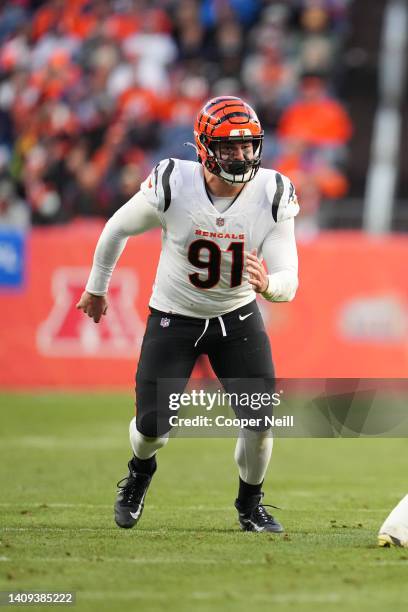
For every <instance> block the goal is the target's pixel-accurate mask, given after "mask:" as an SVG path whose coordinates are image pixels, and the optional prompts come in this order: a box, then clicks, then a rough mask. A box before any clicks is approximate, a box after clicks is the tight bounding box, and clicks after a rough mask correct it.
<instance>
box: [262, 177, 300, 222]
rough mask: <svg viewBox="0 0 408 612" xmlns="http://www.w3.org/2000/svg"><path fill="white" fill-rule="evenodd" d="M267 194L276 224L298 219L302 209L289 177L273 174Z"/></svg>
mask: <svg viewBox="0 0 408 612" xmlns="http://www.w3.org/2000/svg"><path fill="white" fill-rule="evenodd" d="M266 193H267V197H268V200H269V202H270V205H271V213H272V218H273V220H274V222H275V223H280V222H281V221H286V220H287V219H292V218H293V217H296V215H297V214H298V212H299V210H300V208H299V203H298V200H297V196H296V192H295V187H294V185H293V183H291V181H290V180H289V179H288V177H287V176H284V175H283V174H280V173H279V172H273V173H272V176H271V178H270V179H269V180H268V182H267V184H266Z"/></svg>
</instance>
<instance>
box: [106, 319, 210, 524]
mask: <svg viewBox="0 0 408 612" xmlns="http://www.w3.org/2000/svg"><path fill="white" fill-rule="evenodd" d="M193 327H194V324H193ZM194 341H195V330H194V329H191V326H189V324H188V322H186V320H185V319H181V318H177V317H172V316H171V315H165V313H157V311H156V312H154V313H153V314H151V315H150V316H149V319H148V323H147V327H146V332H145V335H144V338H143V344H142V348H141V353H140V359H139V365H138V369H137V374H136V417H135V418H133V419H132V421H131V422H130V427H129V433H130V443H131V447H132V450H133V457H132V459H131V460H130V461H129V464H128V467H129V475H128V477H127V478H125V479H124V481H123V483H124V484H123V485H122V484H118V487H119V493H118V497H117V500H116V504H115V520H116V523H117V525H118V526H119V527H124V528H130V527H133V526H134V525H135V524H136V523H137V521H138V520H139V519H140V516H141V514H142V511H143V507H144V499H145V495H146V492H147V489H148V487H149V485H150V482H151V479H152V477H153V475H154V473H155V471H156V469H157V463H156V453H157V451H158V450H159V449H160V448H162V447H163V446H164V445H165V444H166V442H167V441H168V433H169V431H170V425H169V418H170V416H171V415H172V414H174V412H172V411H171V410H170V406H169V394H170V393H176V394H179V393H182V392H183V391H184V388H185V386H186V384H187V382H188V379H189V377H190V375H191V372H192V370H193V367H194V364H195V361H196V359H197V353H198V351H197V349H196V348H195V347H194ZM162 379H163V380H164V381H165V382H163V383H162V384H163V388H162V389H160V384H161V380H162Z"/></svg>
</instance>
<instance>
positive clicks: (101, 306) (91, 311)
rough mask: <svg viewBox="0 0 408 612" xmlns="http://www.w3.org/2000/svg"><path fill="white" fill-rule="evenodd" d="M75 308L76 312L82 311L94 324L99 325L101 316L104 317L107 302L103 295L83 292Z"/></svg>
mask: <svg viewBox="0 0 408 612" xmlns="http://www.w3.org/2000/svg"><path fill="white" fill-rule="evenodd" d="M76 307H77V308H78V310H83V311H84V313H85V314H87V315H88V317H90V318H91V319H93V320H94V321H95V323H99V321H100V320H101V317H102V315H106V311H107V310H108V302H107V301H106V297H105V296H104V295H93V294H92V293H88V291H84V292H83V294H82V295H81V299H80V300H79V302H78V304H77V305H76Z"/></svg>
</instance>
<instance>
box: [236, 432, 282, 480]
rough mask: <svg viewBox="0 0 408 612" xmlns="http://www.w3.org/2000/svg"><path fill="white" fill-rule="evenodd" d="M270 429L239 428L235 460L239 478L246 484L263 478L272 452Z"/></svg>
mask: <svg viewBox="0 0 408 612" xmlns="http://www.w3.org/2000/svg"><path fill="white" fill-rule="evenodd" d="M272 447H273V438H272V433H271V430H270V429H269V430H267V431H251V430H250V429H241V431H240V434H239V438H238V440H237V444H236V446H235V455H234V457H235V461H236V463H237V465H238V470H239V475H240V477H241V480H243V481H244V482H246V483H247V484H252V485H257V484H260V483H261V482H262V481H263V479H264V478H265V474H266V470H267V468H268V464H269V461H270V458H271V454H272Z"/></svg>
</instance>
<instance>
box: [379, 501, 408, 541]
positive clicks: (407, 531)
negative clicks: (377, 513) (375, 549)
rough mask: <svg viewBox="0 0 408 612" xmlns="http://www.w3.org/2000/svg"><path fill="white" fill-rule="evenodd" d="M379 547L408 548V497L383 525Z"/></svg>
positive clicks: (396, 507) (398, 505)
mask: <svg viewBox="0 0 408 612" xmlns="http://www.w3.org/2000/svg"><path fill="white" fill-rule="evenodd" d="M378 545H379V546H384V547H389V546H404V547H407V548H408V495H405V497H403V498H402V499H401V501H400V502H399V503H398V504H397V505H396V506H395V508H394V509H393V510H392V511H391V512H390V514H389V515H388V516H387V518H386V519H385V521H384V523H383V524H382V525H381V528H380V531H379V532H378Z"/></svg>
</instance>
